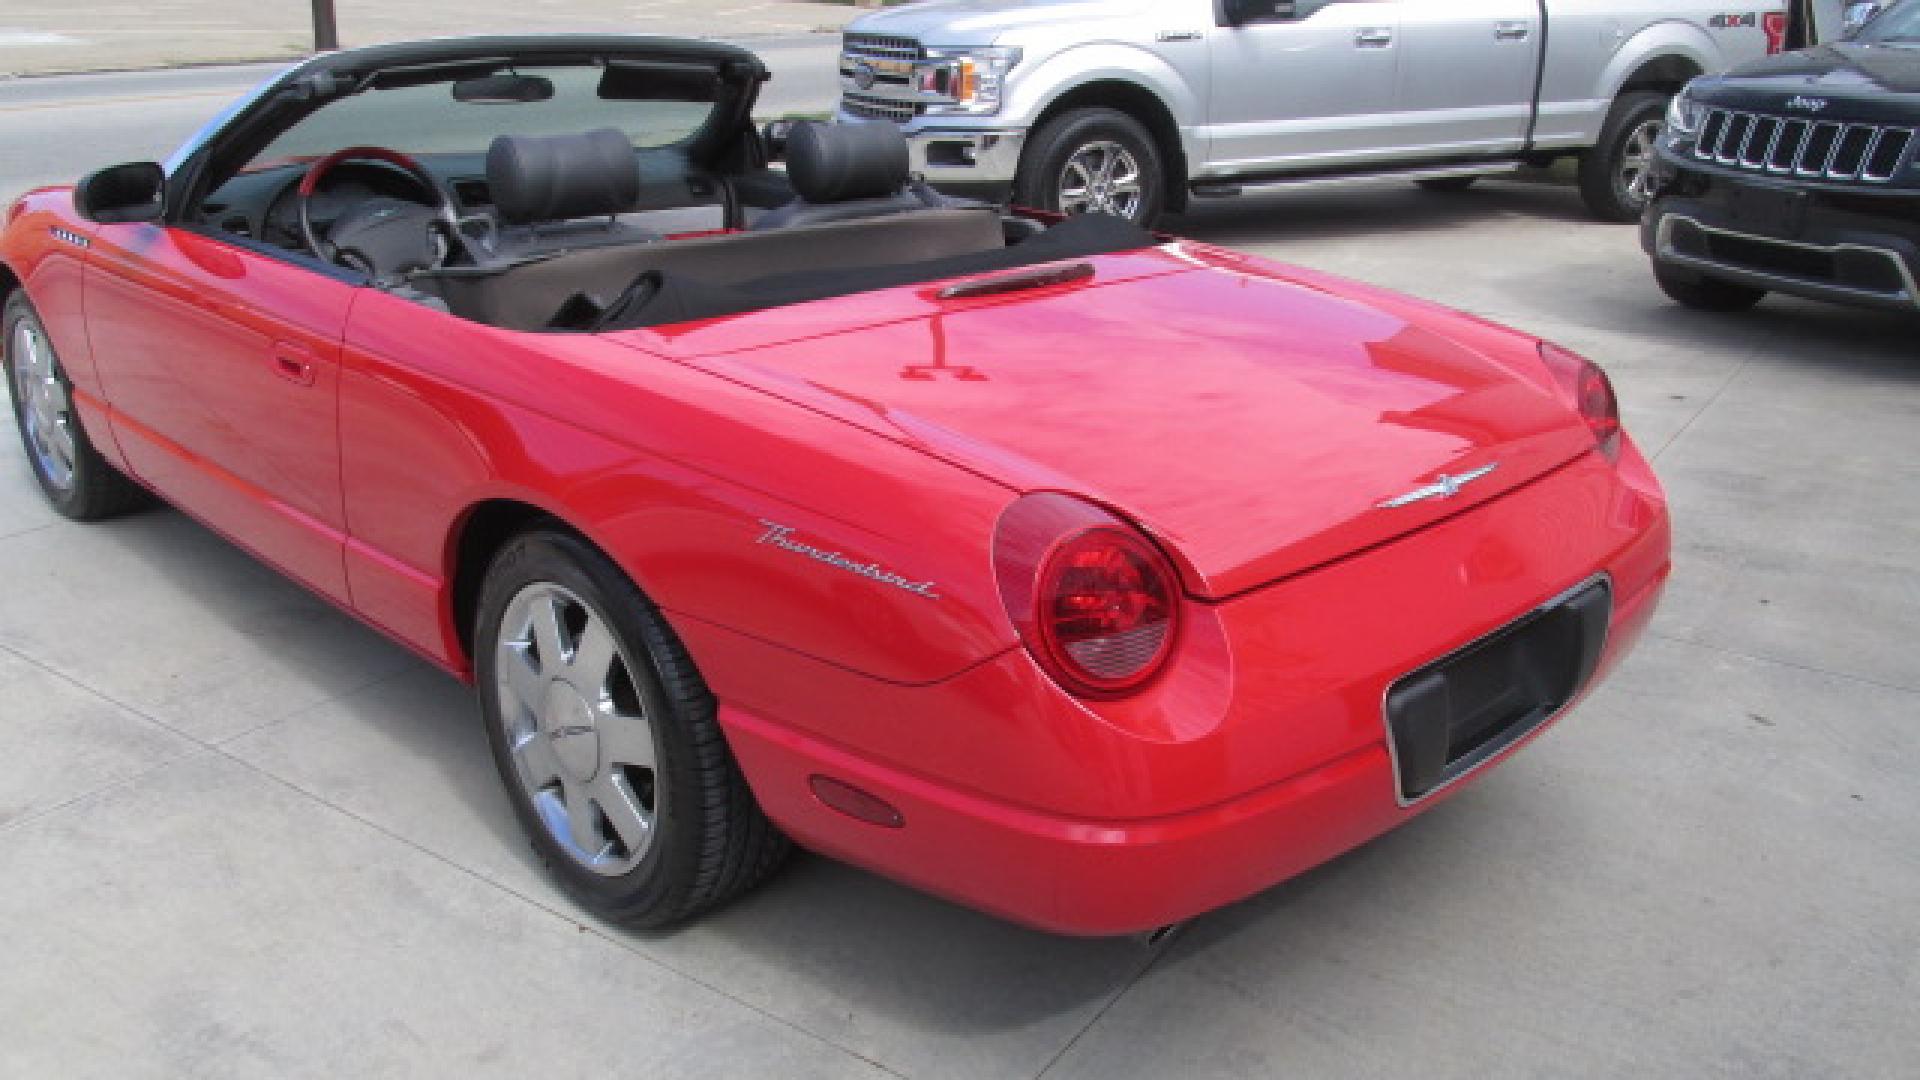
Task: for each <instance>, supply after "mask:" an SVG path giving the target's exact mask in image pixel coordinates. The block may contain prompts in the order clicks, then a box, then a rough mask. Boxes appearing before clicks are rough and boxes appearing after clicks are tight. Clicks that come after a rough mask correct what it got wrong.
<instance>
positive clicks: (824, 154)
mask: <svg viewBox="0 0 1920 1080" xmlns="http://www.w3.org/2000/svg"><path fill="white" fill-rule="evenodd" d="M787 178H788V179H790V180H792V181H793V190H795V191H796V192H799V194H800V197H801V198H802V199H805V200H807V201H808V202H810V203H836V202H848V201H851V200H853V199H881V198H885V197H886V196H888V195H893V194H896V193H898V192H899V191H900V189H901V188H903V187H905V186H906V185H907V137H906V136H905V135H902V134H900V129H899V128H897V127H895V126H893V125H892V124H883V123H870V124H822V123H819V122H817V121H807V122H804V123H799V124H795V125H793V130H792V131H791V132H789V133H788V134H787Z"/></svg>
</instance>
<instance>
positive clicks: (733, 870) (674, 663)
mask: <svg viewBox="0 0 1920 1080" xmlns="http://www.w3.org/2000/svg"><path fill="white" fill-rule="evenodd" d="M543 585H557V586H559V587H560V588H561V589H563V590H565V591H566V592H568V593H571V594H572V595H573V596H575V597H578V598H579V599H580V600H581V601H584V603H585V605H586V606H587V607H588V608H590V609H591V612H590V613H591V615H593V616H595V617H598V618H599V619H600V620H602V621H603V622H604V624H605V625H606V626H607V627H608V628H610V629H611V631H612V634H613V639H614V641H615V643H616V644H617V645H618V648H619V653H618V656H617V658H616V664H619V665H624V667H625V669H626V670H627V672H628V673H629V676H630V679H629V683H628V685H629V688H630V692H631V693H632V694H633V695H635V698H636V700H637V702H638V703H639V705H640V706H641V711H642V712H643V713H644V716H645V718H646V725H647V726H648V727H650V728H651V736H652V739H653V746H654V752H655V755H656V756H655V759H654V760H655V764H654V766H653V770H657V775H655V774H653V772H652V770H650V775H649V777H648V779H647V785H648V787H649V789H650V791H651V793H652V795H653V796H654V797H655V798H656V799H657V802H655V804H654V805H653V806H652V807H651V813H652V826H651V829H652V831H651V834H650V836H651V840H650V843H649V846H648V847H647V848H646V849H645V852H644V854H643V855H640V856H639V857H638V862H637V864H636V865H634V866H632V868H631V869H630V870H627V871H625V872H623V873H619V874H617V875H615V876H609V874H608V873H606V872H599V871H595V870H593V869H591V868H589V866H588V865H586V864H584V863H583V862H582V861H580V860H579V859H578V858H577V857H576V856H575V855H574V854H572V853H570V851H569V849H568V848H567V847H565V846H563V845H562V844H561V843H560V842H559V841H558V840H556V839H555V836H554V834H553V832H551V831H550V828H549V824H548V822H547V821H546V820H545V819H543V818H542V817H541V816H540V809H539V808H538V807H537V806H536V805H535V803H534V797H533V795H532V794H531V793H530V792H529V791H528V785H527V784H526V783H525V782H524V781H523V780H522V776H521V773H520V772H519V771H518V766H517V765H516V763H515V758H514V751H513V750H512V749H511V748H510V747H509V745H508V736H507V728H508V725H507V723H506V722H504V721H503V714H504V709H505V708H507V707H511V705H510V703H509V702H508V698H509V697H510V696H511V695H510V692H509V691H507V690H504V689H502V688H501V687H502V684H501V682H500V678H501V674H502V669H501V663H500V661H499V658H498V650H499V648H500V641H501V633H502V629H503V627H502V623H503V620H504V619H505V616H506V615H507V612H508V607H509V604H510V602H511V601H512V600H513V598H514V597H516V596H518V595H520V594H521V593H522V592H523V590H526V589H529V588H536V589H537V588H540V587H542V586H543ZM583 636H584V635H583ZM473 640H474V654H475V665H474V668H475V682H476V685H477V686H478V687H479V689H480V701H481V714H482V716H483V717H484V718H485V721H486V727H487V739H488V743H489V744H490V745H491V747H492V749H493V756H494V763H495V765H496V766H498V768H499V771H500V776H501V779H502V781H503V782H504V783H505V785H506V788H507V793H508V798H509V799H510V800H511V801H512V803H513V808H514V812H515V814H516V815H517V816H518V817H519V819H520V823H521V826H522V827H523V828H524V829H525V830H526V832H527V836H528V838H529V839H530V840H531V842H532V845H533V850H534V852H535V854H537V855H538V856H539V857H540V860H541V861H542V862H543V863H545V864H546V866H547V868H548V870H549V871H550V872H551V873H552V874H553V876H554V877H555V878H556V879H557V880H558V881H559V883H560V885H561V886H562V887H563V888H564V889H565V890H566V891H567V893H568V894H569V895H571V896H572V897H573V898H574V899H575V900H576V901H577V902H579V903H580V904H581V905H582V906H583V907H585V908H587V909H588V910H590V911H592V912H593V913H594V914H596V915H598V916H600V917H601V918H604V919H607V920H608V921H611V922H614V923H617V924H619V925H621V926H625V927H628V928H630V929H635V930H657V929H661V928H663V927H667V926H670V925H672V924H674V923H677V922H681V921H683V920H685V919H688V918H691V917H693V916H695V915H698V914H701V913H702V912H705V911H709V910H711V909H713V908H715V907H717V906H719V905H721V904H724V903H726V902H727V901H728V900H731V899H733V898H734V897H736V896H738V895H740V894H741V893H743V892H745V891H747V890H748V889H751V888H752V887H753V886H755V885H757V884H759V883H760V882H761V881H762V880H764V879H765V878H766V877H767V876H768V875H769V874H771V873H772V872H773V871H774V870H775V869H776V868H778V866H779V865H780V863H781V861H782V860H783V859H784V858H785V857H786V855H787V853H788V851H789V850H790V844H789V843H788V841H787V839H786V837H785V836H783V835H782V834H781V833H780V832H779V830H777V829H776V828H774V826H773V824H772V823H771V822H769V821H768V820H767V818H766V815H765V814H763V813H762V812H761V810H760V807H759V804H758V803H757V802H755V801H754V797H753V793H752V792H751V791H750V790H748V787H747V783H746V779H745V778H744V777H743V776H742V775H741V773H740V769H739V766H738V765H737V764H736V763H735V762H734V760H733V755H732V754H731V753H730V752H729V751H728V749H727V744H726V739H725V737H724V736H723V734H722V732H721V730H720V725H719V723H718V721H717V720H716V718H715V706H714V698H713V695H712V693H711V692H710V691H708V689H707V686H706V683H705V682H704V681H703V680H702V679H701V678H700V673H699V672H698V671H697V670H695V668H694V666H693V661H692V659H691V658H689V657H688V655H687V652H686V649H685V647H683V646H682V645H681V643H680V639H679V637H678V636H676V635H675V634H674V632H673V629H672V628H671V627H670V626H668V625H667V623H666V620H665V619H663V618H662V617H661V615H660V612H659V610H658V609H657V608H656V607H654V605H653V604H652V603H651V602H650V601H648V599H647V598H646V596H645V595H643V594H642V593H641V592H640V590H639V589H638V588H637V587H635V586H634V584H633V582H632V581H631V580H629V579H628V578H627V576H626V575H625V574H624V573H622V572H621V571H620V569H619V568H618V567H616V566H615V565H614V564H613V563H612V561H610V560H609V559H608V558H607V557H606V556H605V555H602V554H601V553H600V552H599V551H597V550H595V549H594V548H593V547H592V546H591V545H589V544H587V543H585V542H584V541H582V540H580V539H579V538H578V537H576V536H574V535H573V534H571V533H568V532H565V531H562V530H560V529H558V528H551V529H548V528H542V529H535V530H532V531H529V532H526V533H523V534H521V535H520V536H518V537H516V538H514V539H513V540H511V541H509V542H508V543H507V544H506V546H505V547H504V548H502V549H501V550H500V552H499V553H498V554H497V555H496V556H495V557H494V559H493V562H492V565H491V566H490V567H489V568H488V570H487V576H486V579H485V581H484V582H483V584H482V586H481V590H480V598H479V605H478V611H477V613H476V617H475V628H474V637H473ZM579 640H581V639H576V647H577V644H578V642H579ZM549 688H550V689H551V687H549ZM514 700H518V698H517V697H515V698H514ZM598 722H599V723H601V724H605V723H608V722H609V721H607V720H605V719H604V718H603V719H602V720H600V721H598ZM642 730H644V729H642ZM601 739H602V735H600V734H599V733H598V732H596V734H595V742H594V747H595V749H594V751H593V754H594V755H597V760H599V761H601V762H602V764H601V765H599V766H598V768H600V769H602V770H604V769H606V768H607V767H608V766H607V765H606V764H605V762H606V761H607V760H609V758H608V756H607V755H608V754H609V753H610V751H607V750H603V749H601V747H602V745H603V744H602V742H601ZM550 745H557V744H551V743H550ZM662 792H664V794H662ZM609 829H610V826H609ZM608 835H609V836H611V835H612V832H611V831H609V832H608Z"/></svg>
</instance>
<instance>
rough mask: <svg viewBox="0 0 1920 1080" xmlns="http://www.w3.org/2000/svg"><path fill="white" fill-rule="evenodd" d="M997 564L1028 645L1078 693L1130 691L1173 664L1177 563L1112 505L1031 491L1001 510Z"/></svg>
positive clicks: (1009, 607)
mask: <svg viewBox="0 0 1920 1080" xmlns="http://www.w3.org/2000/svg"><path fill="white" fill-rule="evenodd" d="M994 567H995V570H996V571H997V573H998V576H999V580H1000V595H1001V598H1002V599H1003V600H1004V601H1005V602H1006V605H1007V613H1008V614H1009V615H1010V616H1012V618H1013V622H1014V625H1015V626H1016V627H1018V628H1019V630H1020V636H1021V639H1022V640H1023V641H1025V642H1026V645H1027V649H1028V651H1030V652H1031V653H1032V654H1033V656H1034V659H1035V660H1037V661H1038V662H1039V663H1040V666H1041V667H1042V668H1043V669H1045V670H1046V672H1047V674H1048V675H1049V676H1051V677H1052V678H1053V680H1054V681H1055V682H1057V683H1059V684H1060V685H1061V686H1062V687H1063V688H1065V689H1066V690H1068V691H1069V692H1071V693H1074V694H1078V695H1080V696H1081V697H1089V698H1114V697H1124V696H1126V695H1128V694H1131V693H1134V692H1136V691H1138V690H1140V689H1141V688H1142V687H1144V686H1146V685H1147V683H1149V682H1151V681H1152V680H1153V678H1154V676H1156V675H1158V674H1159V673H1160V671H1161V669H1162V668H1164V667H1165V666H1166V662H1167V657H1168V656H1169V655H1171V654H1172V652H1173V646H1174V641H1175V638H1176V637H1177V635H1178V632H1179V622H1180V591H1179V584H1178V580H1177V578H1176V577H1175V574H1174V570H1173V567H1172V566H1171V565H1170V564H1169V563H1168V562H1167V559H1166V556H1164V555H1162V554H1161V553H1160V550H1159V549H1158V548H1156V547H1154V546H1153V544H1152V543H1151V542H1150V541H1148V540H1147V539H1146V538H1145V537H1144V536H1141V535H1140V534H1139V532H1137V531H1136V530H1134V529H1133V528H1131V527H1130V526H1128V525H1126V524H1125V523H1123V522H1121V521H1120V520H1118V519H1117V518H1115V517H1113V516H1112V515H1111V514H1108V513H1107V512H1106V511H1104V510H1101V509H1099V508H1098V507H1095V506H1091V505H1089V504H1087V503H1083V502H1080V501H1079V500H1077V499H1073V498H1070V497H1068V496H1065V495H1058V494H1052V493H1046V494H1040V495H1030V496H1028V497H1026V498H1024V499H1022V500H1021V501H1020V502H1018V503H1015V504H1014V506H1013V507H1012V508H1011V509H1009V510H1008V511H1007V513H1006V515H1005V516H1004V517H1003V518H1002V519H1001V523H1000V529H999V533H998V535H997V537H996V539H995V551H994Z"/></svg>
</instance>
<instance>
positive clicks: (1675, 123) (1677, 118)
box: [1667, 90, 1708, 146]
mask: <svg viewBox="0 0 1920 1080" xmlns="http://www.w3.org/2000/svg"><path fill="white" fill-rule="evenodd" d="M1707 111H1708V109H1707V106H1706V105H1705V104H1703V103H1701V102H1699V101H1696V100H1694V97H1693V95H1692V94H1691V93H1689V92H1687V91H1685V90H1682V91H1680V92H1679V93H1677V94H1675V95H1673V102H1672V104H1670V105H1668V106H1667V145H1669V146H1679V145H1682V144H1684V143H1690V142H1692V141H1693V140H1694V139H1695V138H1696V137H1698V136H1699V134H1700V125H1702V124H1704V123H1706V120H1707Z"/></svg>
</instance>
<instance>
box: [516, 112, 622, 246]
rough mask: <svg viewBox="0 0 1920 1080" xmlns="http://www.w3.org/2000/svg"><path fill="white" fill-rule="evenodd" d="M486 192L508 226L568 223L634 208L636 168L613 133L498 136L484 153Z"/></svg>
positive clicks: (605, 130)
mask: <svg viewBox="0 0 1920 1080" xmlns="http://www.w3.org/2000/svg"><path fill="white" fill-rule="evenodd" d="M487 187H488V188H490V189H491V190H492V193H493V205H494V208H495V209H497V210H499V211H500V216H501V217H502V218H503V219H505V220H506V221H507V223H508V224H513V225H520V224H525V223H527V222H533V221H566V220H567V219H569V218H582V217H597V216H599V215H601V214H618V213H622V212H624V211H627V210H631V209H633V205H634V203H635V202H636V201H637V200H638V199H639V198H640V168H639V166H638V164H636V163H635V161H634V157H633V143H631V142H629V141H628V139H627V137H626V136H625V135H622V134H621V133H620V132H618V131H615V130H614V129H613V128H600V129H598V130H596V131H587V132H582V133H581V134H578V135H546V136H539V135H502V136H500V137H499V138H497V139H495V140H493V145H492V146H490V147H488V148H487Z"/></svg>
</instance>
